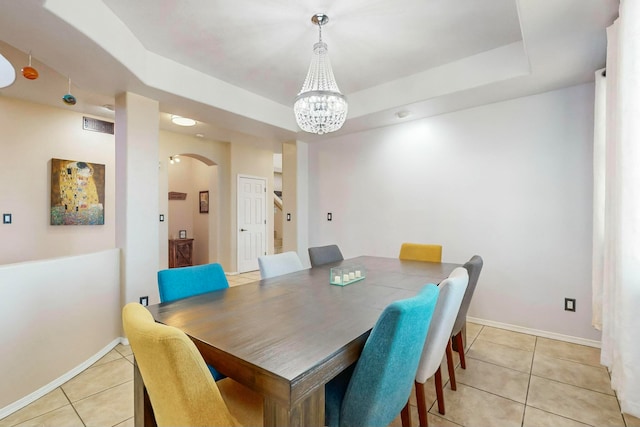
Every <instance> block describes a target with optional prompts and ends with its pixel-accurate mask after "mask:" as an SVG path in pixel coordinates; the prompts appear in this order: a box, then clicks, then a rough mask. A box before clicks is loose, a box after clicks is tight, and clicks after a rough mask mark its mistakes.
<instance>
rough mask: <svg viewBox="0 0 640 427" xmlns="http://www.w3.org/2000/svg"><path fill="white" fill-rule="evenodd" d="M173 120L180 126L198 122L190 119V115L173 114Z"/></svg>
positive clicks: (192, 124)
mask: <svg viewBox="0 0 640 427" xmlns="http://www.w3.org/2000/svg"><path fill="white" fill-rule="evenodd" d="M171 121H172V122H173V123H175V124H177V125H178V126H195V124H196V121H195V120H193V119H190V118H188V117H181V116H176V115H172V116H171Z"/></svg>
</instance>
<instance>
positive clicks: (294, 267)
mask: <svg viewBox="0 0 640 427" xmlns="http://www.w3.org/2000/svg"><path fill="white" fill-rule="evenodd" d="M258 267H259V268H260V277H261V278H263V279H268V278H270V277H276V276H282V275H283V274H288V273H293V272H294V271H300V270H304V266H303V265H302V261H300V257H299V256H298V254H297V253H296V252H293V251H289V252H283V253H281V254H274V255H263V256H261V257H258Z"/></svg>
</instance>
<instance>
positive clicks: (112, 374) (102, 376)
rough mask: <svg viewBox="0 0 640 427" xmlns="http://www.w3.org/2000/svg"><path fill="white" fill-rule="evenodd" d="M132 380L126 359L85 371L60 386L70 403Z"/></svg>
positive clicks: (131, 367)
mask: <svg viewBox="0 0 640 427" xmlns="http://www.w3.org/2000/svg"><path fill="white" fill-rule="evenodd" d="M131 380H133V365H132V364H131V363H130V362H129V361H128V360H126V359H124V358H123V359H120V360H114V361H112V362H109V363H105V364H103V365H99V366H95V367H91V368H88V369H86V370H85V371H83V372H82V373H80V374H78V375H76V376H75V377H74V378H72V379H71V380H69V381H67V382H66V383H65V384H63V385H62V390H63V391H64V392H65V394H66V395H67V397H68V398H69V400H71V402H76V401H78V400H80V399H84V398H85V397H88V396H91V395H92V394H95V393H99V392H101V391H104V390H106V389H108V388H111V387H114V386H116V385H120V384H123V383H126V382H127V381H131Z"/></svg>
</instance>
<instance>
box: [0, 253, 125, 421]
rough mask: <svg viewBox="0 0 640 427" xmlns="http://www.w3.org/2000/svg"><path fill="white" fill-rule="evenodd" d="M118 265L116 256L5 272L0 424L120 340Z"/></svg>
mask: <svg viewBox="0 0 640 427" xmlns="http://www.w3.org/2000/svg"><path fill="white" fill-rule="evenodd" d="M119 260H120V251H119V250H117V249H111V250H107V251H102V252H96V253H91V254H85V255H79V256H71V257H63V258H55V259H49V260H39V261H30V262H24V263H16V264H11V265H3V266H0V324H2V325H3V326H2V328H0V348H2V351H0V379H1V380H0V418H3V417H4V416H6V415H8V414H10V413H11V412H13V411H14V410H15V409H18V408H20V407H21V406H23V405H24V404H20V403H21V402H20V401H21V400H27V402H26V403H28V401H30V400H33V399H28V398H27V397H28V396H30V395H35V396H33V398H38V397H41V395H37V394H38V392H40V393H43V392H46V391H47V390H46V386H48V385H49V386H50V387H49V390H51V389H53V388H54V387H55V386H56V385H60V384H62V383H63V382H64V381H65V380H69V379H71V377H72V376H73V373H74V372H75V373H76V374H77V373H79V372H80V370H81V369H79V367H81V366H83V363H85V362H90V359H91V358H92V357H93V358H94V359H93V361H95V359H96V358H97V357H98V356H99V355H100V353H102V354H104V353H106V351H108V350H109V349H110V348H111V347H113V345H115V341H116V340H119V336H120V324H121V321H120V319H121V317H120V285H119V283H120V281H119V270H120V268H119ZM86 364H87V363H85V367H86ZM51 383H53V384H51ZM41 388H45V390H44V391H42V390H41Z"/></svg>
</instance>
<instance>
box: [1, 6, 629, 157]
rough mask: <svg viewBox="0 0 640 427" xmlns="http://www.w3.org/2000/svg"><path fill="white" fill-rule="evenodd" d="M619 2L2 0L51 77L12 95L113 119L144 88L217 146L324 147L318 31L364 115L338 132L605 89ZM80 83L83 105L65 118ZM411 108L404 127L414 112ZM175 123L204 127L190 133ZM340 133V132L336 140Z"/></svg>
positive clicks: (16, 57)
mask: <svg viewBox="0 0 640 427" xmlns="http://www.w3.org/2000/svg"><path fill="white" fill-rule="evenodd" d="M618 4H619V2H618V0H455V1H454V0H368V1H365V0H350V1H340V2H338V1H326V0H318V1H310V0H264V1H255V0H254V1H251V0H233V1H220V0H181V1H169V0H136V1H130V0H20V1H15V0H0V53H2V54H3V55H4V56H5V57H7V58H8V59H9V61H10V62H11V63H12V64H13V65H14V67H15V68H16V71H17V72H18V74H19V73H20V69H21V68H22V67H23V66H24V65H26V64H27V62H28V57H27V53H28V52H29V51H31V52H32V56H33V64H34V66H35V67H36V68H37V69H38V70H39V71H40V74H41V77H40V78H39V79H38V80H35V81H29V80H26V79H24V78H23V77H22V76H20V75H18V77H17V79H16V82H15V83H14V84H13V85H12V86H9V87H7V88H5V89H0V95H4V96H9V97H16V98H23V99H27V100H30V101H34V102H39V103H44V104H51V105H56V106H59V107H62V108H71V109H74V110H76V111H82V112H84V113H88V114H95V115H100V116H104V117H111V118H112V117H113V113H111V112H109V111H107V110H105V109H104V108H101V106H102V105H104V104H114V98H115V96H116V95H117V94H118V93H121V92H123V91H131V92H135V93H139V94H141V95H144V96H148V97H151V98H154V99H158V100H159V101H160V109H161V111H162V112H163V113H164V114H162V115H161V126H162V127H163V128H171V129H173V130H177V131H181V132H186V133H191V134H195V133H202V134H204V135H205V137H206V138H209V139H217V140H227V141H246V142H254V143H261V142H268V143H276V145H277V143H279V142H282V141H285V140H292V139H296V138H297V139H300V140H304V141H308V142H316V141H322V140H323V139H326V138H330V137H331V136H332V134H329V135H326V136H323V137H319V136H315V135H309V134H306V133H304V132H301V131H299V129H298V128H297V126H296V125H295V121H294V118H293V112H292V104H293V99H294V98H295V95H296V94H297V92H298V91H299V90H300V87H301V86H302V83H303V81H304V77H305V75H306V72H307V68H308V66H309V61H310V58H311V52H312V46H313V44H314V43H315V42H316V41H317V38H318V28H317V27H316V26H315V25H313V24H312V23H311V20H310V18H311V16H312V15H313V14H315V13H326V14H327V15H329V17H330V22H329V23H328V24H327V25H326V26H325V27H323V39H324V40H325V41H326V42H327V44H328V46H329V56H330V59H331V63H332V65H333V70H334V74H335V76H336V80H337V82H338V85H339V86H340V89H341V90H342V92H343V93H344V94H345V95H346V96H347V98H348V100H349V116H348V119H347V122H346V124H345V126H344V127H343V129H342V130H340V131H338V132H337V133H336V134H344V133H348V132H354V131H360V130H365V129H369V128H374V127H379V126H386V125H390V124H394V123H398V122H399V121H400V120H405V121H406V120H414V119H418V118H422V117H427V116H430V115H434V114H440V113H444V112H448V111H455V110H459V109H462V108H467V107H471V106H476V105H481V104H486V103H491V102H496V101H500V100H504V99H510V98H515V97H519V96H524V95H528V94H533V93H540V92H544V91H548V90H553V89H557V88H560V87H566V86H571V85H575V84H580V83H584V82H588V81H592V80H593V73H594V71H595V70H597V69H598V68H601V67H603V66H604V61H605V49H606V33H605V28H606V27H607V26H608V25H610V24H611V23H612V22H613V20H614V19H615V18H616V16H617V9H618ZM67 76H70V77H71V79H72V83H73V85H72V90H71V91H72V93H73V94H74V95H75V96H76V97H77V98H78V101H79V102H78V105H76V106H75V107H65V106H64V104H62V101H61V100H60V98H61V96H62V95H64V94H65V93H66V92H67ZM403 110H405V111H408V112H410V115H409V116H408V117H406V118H404V119H399V118H398V117H396V113H397V112H398V111H403ZM169 113H172V114H180V115H185V116H190V117H193V118H195V119H196V120H198V121H199V123H198V125H197V126H196V127H195V128H188V129H185V128H177V127H175V125H172V124H170V123H169V122H168V120H167V117H168V116H169ZM333 135H335V134H333Z"/></svg>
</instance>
